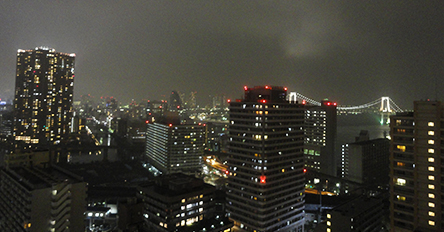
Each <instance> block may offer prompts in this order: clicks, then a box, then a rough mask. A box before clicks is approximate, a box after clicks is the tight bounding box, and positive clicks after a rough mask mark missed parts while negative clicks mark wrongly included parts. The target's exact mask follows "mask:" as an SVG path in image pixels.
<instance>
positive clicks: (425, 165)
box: [390, 101, 444, 232]
mask: <svg viewBox="0 0 444 232" xmlns="http://www.w3.org/2000/svg"><path fill="white" fill-rule="evenodd" d="M390 122H391V123H390V135H391V138H392V142H391V147H390V223H391V228H392V231H399V232H404V231H443V229H444V220H443V217H442V216H443V208H444V205H443V204H444V203H443V199H444V194H443V192H444V187H443V184H442V183H443V180H444V166H443V161H444V154H443V138H444V136H443V126H444V106H443V105H442V103H441V102H439V101H416V102H414V112H407V113H398V114H396V115H395V116H392V117H391V118H390Z"/></svg>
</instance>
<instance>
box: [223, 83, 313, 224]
mask: <svg viewBox="0 0 444 232" xmlns="http://www.w3.org/2000/svg"><path fill="white" fill-rule="evenodd" d="M244 90H245V96H244V99H241V100H236V101H235V102H233V101H232V102H231V103H230V107H229V109H230V119H229V120H230V124H229V133H230V139H229V158H228V166H229V178H228V186H227V209H228V212H229V214H230V218H231V219H232V220H234V222H235V225H236V227H237V228H239V229H241V230H243V231H257V232H259V231H261V232H265V231H270V232H271V231H303V224H304V211H303V210H304V186H305V177H304V171H303V170H304V154H303V148H304V130H303V125H304V106H303V105H301V104H296V103H290V102H288V101H287V100H286V95H287V89H286V88H283V87H276V86H260V87H259V86H257V87H253V88H248V87H244Z"/></svg>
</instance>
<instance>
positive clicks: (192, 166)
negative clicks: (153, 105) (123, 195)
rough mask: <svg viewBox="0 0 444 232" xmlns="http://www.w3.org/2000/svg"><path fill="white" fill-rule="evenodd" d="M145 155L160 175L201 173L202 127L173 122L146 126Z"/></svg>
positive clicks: (203, 132)
mask: <svg viewBox="0 0 444 232" xmlns="http://www.w3.org/2000/svg"><path fill="white" fill-rule="evenodd" d="M147 127H148V128H147V132H146V155H147V158H148V161H149V163H150V164H151V165H152V166H154V167H155V168H156V169H157V170H158V171H160V172H161V173H162V174H171V173H178V172H184V173H195V172H200V171H201V169H202V157H203V152H204V146H205V127H204V126H203V125H197V124H179V123H178V122H177V121H176V122H165V123H157V122H156V123H149V124H148V126H147Z"/></svg>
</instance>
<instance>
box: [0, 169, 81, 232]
mask: <svg viewBox="0 0 444 232" xmlns="http://www.w3.org/2000/svg"><path fill="white" fill-rule="evenodd" d="M0 181H1V182H0V183H1V184H0V231H30V232H40V231H54V232H57V231H84V230H85V227H84V212H85V210H86V189H87V186H86V185H87V183H86V182H84V181H83V180H82V179H81V178H80V177H79V176H76V175H74V174H72V173H69V172H67V171H65V170H63V169H61V168H58V167H56V166H51V167H46V168H40V167H26V166H21V167H15V168H9V169H3V170H1V171H0Z"/></svg>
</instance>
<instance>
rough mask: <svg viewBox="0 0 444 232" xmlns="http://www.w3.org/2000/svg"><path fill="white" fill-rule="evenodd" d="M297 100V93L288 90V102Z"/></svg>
mask: <svg viewBox="0 0 444 232" xmlns="http://www.w3.org/2000/svg"><path fill="white" fill-rule="evenodd" d="M297 100H298V93H297V92H290V94H289V95H288V101H289V102H296V101H297Z"/></svg>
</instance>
